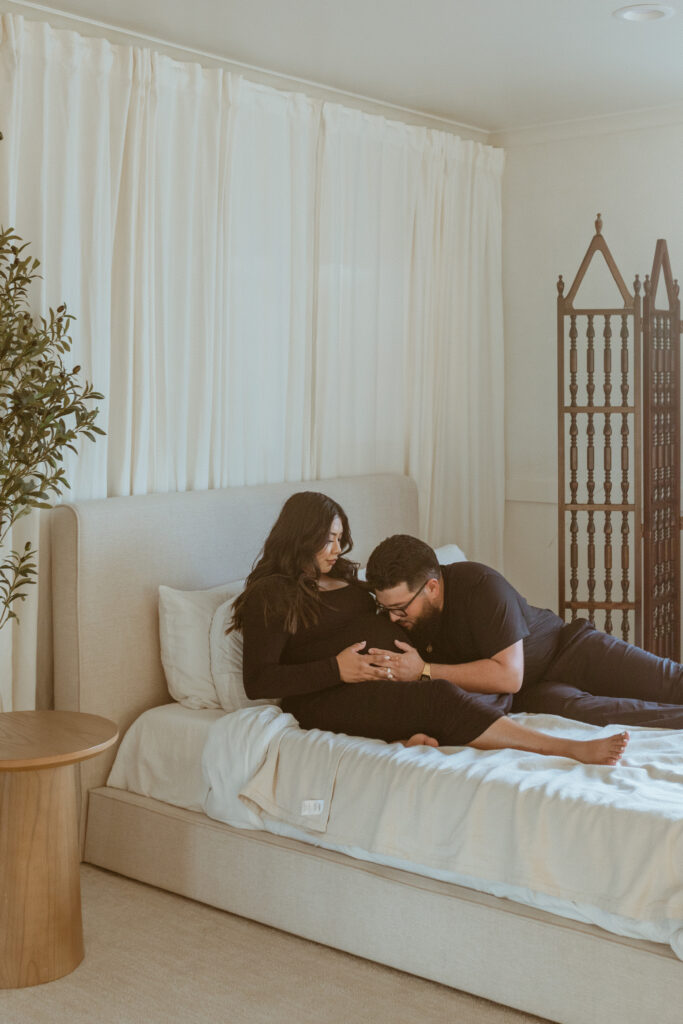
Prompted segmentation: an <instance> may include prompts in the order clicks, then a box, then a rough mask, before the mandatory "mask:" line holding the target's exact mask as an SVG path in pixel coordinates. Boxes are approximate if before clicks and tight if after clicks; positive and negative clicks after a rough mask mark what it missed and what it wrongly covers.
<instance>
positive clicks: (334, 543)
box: [314, 516, 343, 576]
mask: <svg viewBox="0 0 683 1024" xmlns="http://www.w3.org/2000/svg"><path fill="white" fill-rule="evenodd" d="M342 533H343V527H342V521H341V519H340V518H339V516H335V517H334V519H333V520H332V522H331V523H330V532H329V533H328V535H327V543H326V544H325V546H324V547H322V548H321V549H320V551H316V553H315V556H314V560H315V564H316V567H317V569H318V570H319V572H320V574H321V575H322V576H325V575H327V573H328V572H329V571H330V569H331V568H332V567H333V565H334V563H335V562H336V561H337V559H338V558H339V556H340V554H341V544H342Z"/></svg>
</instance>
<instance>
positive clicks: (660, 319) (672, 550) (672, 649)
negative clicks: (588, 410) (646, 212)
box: [643, 238, 681, 661]
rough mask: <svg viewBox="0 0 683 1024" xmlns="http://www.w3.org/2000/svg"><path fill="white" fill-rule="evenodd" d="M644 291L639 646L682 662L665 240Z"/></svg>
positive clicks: (671, 323) (674, 306)
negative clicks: (662, 304)
mask: <svg viewBox="0 0 683 1024" xmlns="http://www.w3.org/2000/svg"><path fill="white" fill-rule="evenodd" d="M662 277H663V281H662V283H663V285H664V289H663V291H664V292H665V299H666V308H657V291H658V286H659V284H660V278H662ZM643 291H644V295H643V487H644V502H643V511H644V549H643V627H644V634H643V646H644V647H645V649H646V650H648V651H652V652H653V654H658V655H660V656H661V657H665V658H673V659H674V660H675V661H680V607H681V600H680V590H681V554H680V533H679V508H680V487H681V481H680V465H681V443H680V401H681V395H680V343H679V333H680V300H679V294H678V282H677V281H674V280H673V277H672V274H671V266H670V263H669V254H668V251H667V247H666V242H665V241H664V239H661V238H660V239H659V241H658V242H657V247H656V249H655V257H654V262H653V265H652V274H651V276H650V277H646V278H645V282H644V289H643Z"/></svg>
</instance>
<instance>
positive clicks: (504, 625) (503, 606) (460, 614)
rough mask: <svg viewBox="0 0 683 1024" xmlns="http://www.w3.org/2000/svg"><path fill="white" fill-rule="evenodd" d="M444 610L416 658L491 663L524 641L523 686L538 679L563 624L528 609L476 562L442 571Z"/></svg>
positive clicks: (445, 662) (491, 571)
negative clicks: (480, 660) (430, 638)
mask: <svg viewBox="0 0 683 1024" xmlns="http://www.w3.org/2000/svg"><path fill="white" fill-rule="evenodd" d="M442 573H443V581H444V606H443V611H442V613H441V619H440V622H439V625H438V628H437V632H436V634H435V637H434V639H433V640H432V642H431V644H430V645H429V647H421V649H420V654H421V655H422V657H424V658H426V660H427V661H430V662H434V663H436V664H437V665H438V664H442V665H457V664H463V663H464V662H468V661H478V660H479V659H481V658H491V657H493V655H494V654H498V652H499V651H503V650H505V648H506V647H511V646H512V644H514V643H516V642H517V641H518V640H523V641H524V681H523V685H524V686H526V685H528V684H529V683H533V682H535V681H536V680H537V679H539V678H540V677H541V675H542V673H543V671H544V669H545V668H546V667H547V666H548V665H549V664H550V662H551V661H552V659H553V656H554V655H555V653H556V652H557V649H558V645H559V643H560V634H561V632H562V629H563V628H564V625H565V623H564V622H563V621H562V619H561V618H559V616H557V615H555V613H554V612H551V611H550V610H549V609H547V608H534V607H532V606H531V605H529V604H528V603H527V602H526V601H525V599H524V598H523V597H522V595H521V594H519V593H518V592H517V591H516V590H515V588H514V587H513V586H511V584H509V583H508V581H507V580H506V579H505V578H504V577H503V576H501V575H500V573H499V572H496V570H495V569H491V568H489V566H487V565H482V564H481V563H480V562H454V563H453V564H452V565H444V566H442Z"/></svg>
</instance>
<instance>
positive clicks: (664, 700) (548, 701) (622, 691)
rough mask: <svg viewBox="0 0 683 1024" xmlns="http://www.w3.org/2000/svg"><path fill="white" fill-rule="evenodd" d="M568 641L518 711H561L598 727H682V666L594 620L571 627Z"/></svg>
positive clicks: (520, 696)
mask: <svg viewBox="0 0 683 1024" xmlns="http://www.w3.org/2000/svg"><path fill="white" fill-rule="evenodd" d="M567 633H568V634H569V639H568V641H567V642H566V643H565V644H563V645H562V647H561V650H560V653H559V654H558V656H557V657H556V658H554V660H553V661H552V662H551V664H550V665H549V666H548V667H547V669H546V670H545V672H544V673H543V678H542V679H541V680H540V681H538V682H535V683H530V684H526V683H525V684H524V685H523V686H522V689H521V690H520V692H519V693H517V694H516V695H515V699H514V702H513V707H512V710H513V711H531V712H537V713H544V714H551V715H562V716H563V717H564V718H574V719H577V720H578V721H580V722H591V723H592V724H594V725H607V724H609V723H618V724H619V725H649V726H654V727H656V728H659V729H683V665H680V664H678V662H675V661H670V660H669V659H668V658H658V657H656V656H655V655H654V654H650V653H649V652H647V651H643V650H641V649H640V648H639V647H634V646H632V645H631V644H627V643H625V642H624V641H623V640H619V639H618V638H617V637H613V636H608V635H607V634H606V633H602V632H600V630H597V629H595V628H594V627H593V626H591V624H590V623H589V622H584V621H580V622H576V623H573V624H572V625H571V626H569V627H567Z"/></svg>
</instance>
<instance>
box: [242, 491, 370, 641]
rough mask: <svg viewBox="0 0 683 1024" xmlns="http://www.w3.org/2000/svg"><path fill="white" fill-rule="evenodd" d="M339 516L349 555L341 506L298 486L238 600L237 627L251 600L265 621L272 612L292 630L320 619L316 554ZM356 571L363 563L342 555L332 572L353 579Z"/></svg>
mask: <svg viewBox="0 0 683 1024" xmlns="http://www.w3.org/2000/svg"><path fill="white" fill-rule="evenodd" d="M335 516H339V519H340V520H341V524H342V536H341V542H340V543H341V550H342V555H344V554H346V553H347V552H348V551H350V550H351V548H352V547H353V541H352V540H351V531H350V529H349V521H348V519H347V517H346V513H345V512H344V509H343V508H342V507H341V505H339V504H337V502H336V501H334V500H333V499H332V498H328V497H327V495H326V494H319V493H318V492H317V491H299V492H298V493H297V494H293V495H292V496H291V498H288V499H287V501H286V502H285V503H284V505H283V506H282V509H281V511H280V515H279V516H278V517H277V520H276V522H275V524H274V526H273V528H272V530H271V531H270V533H269V534H268V537H267V538H266V542H265V544H264V545H263V551H262V553H261V555H260V557H259V558H258V560H257V561H256V563H255V564H254V567H253V569H252V570H251V572H250V574H249V576H248V577H247V582H246V585H245V588H244V590H243V592H242V593H241V594H240V595H239V597H238V598H237V599H236V601H235V605H234V613H233V619H232V627H231V628H232V629H241V628H242V625H243V622H244V607H245V604H246V603H247V602H251V600H252V599H254V600H259V603H260V604H261V606H262V608H263V613H264V616H265V619H266V621H268V620H269V619H270V618H271V617H274V618H278V619H280V621H282V619H284V623H285V629H286V630H287V632H289V633H295V632H296V631H297V629H300V628H308V627H309V626H314V625H315V624H316V623H317V621H318V618H319V616H320V593H319V591H318V587H317V579H318V577H319V576H320V570H319V569H318V567H317V565H316V563H315V555H316V554H317V553H318V552H319V551H321V550H322V548H324V546H325V544H327V541H328V538H329V535H330V529H331V527H332V521H333V520H334V518H335ZM357 573H358V565H357V564H356V563H355V562H351V561H349V560H348V559H347V558H343V557H341V556H340V557H339V558H338V559H337V561H336V563H335V564H334V566H333V567H332V569H331V570H330V573H329V575H330V576H332V577H335V578H336V579H342V580H347V581H348V582H353V581H355V580H356V579H357Z"/></svg>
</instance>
